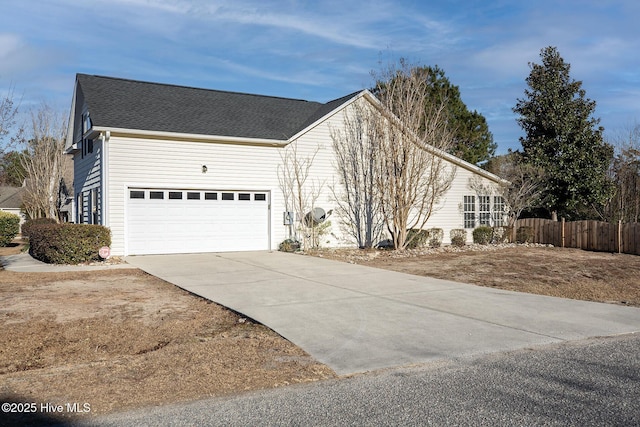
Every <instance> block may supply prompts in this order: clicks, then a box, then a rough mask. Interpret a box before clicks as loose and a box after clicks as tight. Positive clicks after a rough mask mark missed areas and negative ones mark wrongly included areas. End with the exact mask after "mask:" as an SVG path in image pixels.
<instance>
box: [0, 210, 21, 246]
mask: <svg viewBox="0 0 640 427" xmlns="http://www.w3.org/2000/svg"><path fill="white" fill-rule="evenodd" d="M19 232H20V217H19V216H18V215H16V214H12V213H9V212H4V211H0V246H7V245H8V244H9V243H11V241H12V240H13V239H14V238H15V237H16V236H17V235H18V233H19Z"/></svg>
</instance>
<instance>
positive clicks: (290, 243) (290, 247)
mask: <svg viewBox="0 0 640 427" xmlns="http://www.w3.org/2000/svg"><path fill="white" fill-rule="evenodd" d="M278 250H279V251H280V252H295V251H298V250H300V242H298V241H297V240H293V239H286V240H284V241H282V243H280V245H279V246H278Z"/></svg>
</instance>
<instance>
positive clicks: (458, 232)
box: [449, 228, 467, 246]
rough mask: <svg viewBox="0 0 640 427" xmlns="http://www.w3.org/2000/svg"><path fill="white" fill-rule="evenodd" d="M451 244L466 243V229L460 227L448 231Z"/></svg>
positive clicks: (460, 244)
mask: <svg viewBox="0 0 640 427" xmlns="http://www.w3.org/2000/svg"><path fill="white" fill-rule="evenodd" d="M449 237H450V238H451V244H452V245H453V246H464V245H466V244H467V230H465V229H462V228H454V229H452V230H451V231H450V232H449Z"/></svg>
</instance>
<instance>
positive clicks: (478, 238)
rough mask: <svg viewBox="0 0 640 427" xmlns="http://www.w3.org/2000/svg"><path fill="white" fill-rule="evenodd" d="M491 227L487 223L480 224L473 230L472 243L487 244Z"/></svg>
mask: <svg viewBox="0 0 640 427" xmlns="http://www.w3.org/2000/svg"><path fill="white" fill-rule="evenodd" d="M492 235H493V228H491V227H489V226H488V225H481V226H479V227H476V228H475V229H474V230H473V243H477V244H479V245H487V244H489V243H490V242H491V236H492Z"/></svg>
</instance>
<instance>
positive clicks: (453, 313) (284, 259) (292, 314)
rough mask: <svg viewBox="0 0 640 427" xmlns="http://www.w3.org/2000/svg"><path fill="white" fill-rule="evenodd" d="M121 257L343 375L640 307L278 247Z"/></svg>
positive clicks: (628, 317)
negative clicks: (476, 283)
mask: <svg viewBox="0 0 640 427" xmlns="http://www.w3.org/2000/svg"><path fill="white" fill-rule="evenodd" d="M126 261H127V262H128V263H130V264H132V265H134V266H136V267H138V268H140V269H142V270H144V271H146V272H148V273H150V274H153V275H154V276H157V277H160V278H162V279H164V280H166V281H168V282H171V283H173V284H175V285H177V286H179V287H181V288H183V289H185V290H187V291H189V292H192V293H194V294H197V295H200V296H202V297H204V298H207V299H210V300H212V301H215V302H217V303H219V304H222V305H224V306H226V307H229V308H231V309H233V310H235V311H238V312H240V313H243V314H245V315H246V316H248V317H250V318H252V319H255V320H257V321H259V322H261V323H263V324H264V325H266V326H268V327H269V328H271V329H273V330H275V331H276V332H278V333H279V334H280V335H282V336H283V337H285V338H286V339H288V340H290V341H291V342H293V343H295V344H296V345H298V346H300V347H301V348H303V349H304V350H305V351H307V352H308V353H309V354H311V355H312V356H313V357H314V358H315V359H317V360H318V361H320V362H322V363H325V364H326V365H328V366H330V367H331V368H332V369H333V370H334V371H335V372H336V373H338V374H340V375H345V374H352V373H359V372H365V371H370V370H375V369H380V368H386V367H395V366H401V365H408V364H415V363H424V362H429V361H433V360H438V359H448V358H456V357H462V356H470V355H477V354H481V353H489V352H497V351H505V350H514V349H520V348H525V347H529V346H535V345H541V344H548V343H553V342H560V341H566V340H579V339H584V338H588V337H594V336H607V335H615V334H623V333H631V332H638V331H640V309H638V308H633V307H622V306H616V305H612V304H600V303H590V302H583V301H574V300H567V299H561V298H552V297H544V296H539V295H531V294H524V293H517V292H509V291H502V290H496V289H491V288H483V287H479V286H473V285H466V284H462V283H456V282H450V281H445V280H439V279H433V278H428V277H419V276H413V275H409V274H402V273H397V272H392V271H386V270H380V269H376V268H371V267H364V266H358V265H353V264H347V263H342V262H337V261H330V260H326V259H321V258H314V257H308V256H301V255H294V254H287V253H281V252H235V253H208V254H190V255H150V256H131V257H127V258H126Z"/></svg>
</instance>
